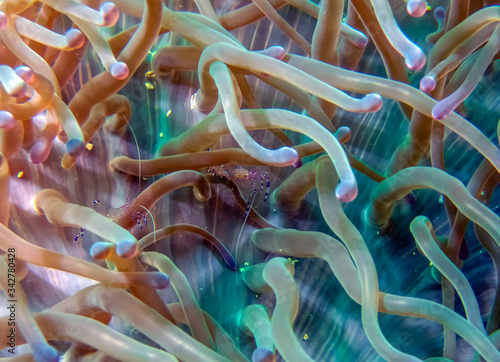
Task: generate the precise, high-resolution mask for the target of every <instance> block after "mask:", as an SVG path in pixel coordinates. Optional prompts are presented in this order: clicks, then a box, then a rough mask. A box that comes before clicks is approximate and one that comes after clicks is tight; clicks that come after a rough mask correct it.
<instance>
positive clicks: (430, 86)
mask: <svg viewBox="0 0 500 362" xmlns="http://www.w3.org/2000/svg"><path fill="white" fill-rule="evenodd" d="M434 88H436V79H435V78H434V77H433V76H431V75H426V76H425V77H423V78H422V80H421V81H420V90H421V91H422V92H425V93H428V92H431V91H433V90H434Z"/></svg>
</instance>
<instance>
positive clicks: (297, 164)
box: [292, 158, 302, 168]
mask: <svg viewBox="0 0 500 362" xmlns="http://www.w3.org/2000/svg"><path fill="white" fill-rule="evenodd" d="M292 166H293V167H294V168H301V167H302V159H301V158H299V159H298V160H297V162H295V163H294V164H293V165H292Z"/></svg>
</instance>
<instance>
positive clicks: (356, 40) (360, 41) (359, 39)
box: [351, 33, 368, 48]
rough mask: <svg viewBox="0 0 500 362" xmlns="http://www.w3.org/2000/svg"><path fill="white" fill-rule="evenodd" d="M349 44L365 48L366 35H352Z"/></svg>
mask: <svg viewBox="0 0 500 362" xmlns="http://www.w3.org/2000/svg"><path fill="white" fill-rule="evenodd" d="M351 44H352V45H354V46H355V47H357V48H365V47H366V46H367V45H368V37H367V36H366V35H365V34H362V33H361V34H359V35H356V36H353V37H352V39H351Z"/></svg>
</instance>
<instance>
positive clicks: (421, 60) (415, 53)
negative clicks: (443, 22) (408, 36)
mask: <svg viewBox="0 0 500 362" xmlns="http://www.w3.org/2000/svg"><path fill="white" fill-rule="evenodd" d="M404 58H405V63H406V66H407V67H408V69H410V70H420V69H422V67H423V66H424V65H425V53H424V52H423V51H422V49H420V48H419V47H417V46H416V45H414V46H412V49H411V50H410V51H408V52H407V53H406V54H404Z"/></svg>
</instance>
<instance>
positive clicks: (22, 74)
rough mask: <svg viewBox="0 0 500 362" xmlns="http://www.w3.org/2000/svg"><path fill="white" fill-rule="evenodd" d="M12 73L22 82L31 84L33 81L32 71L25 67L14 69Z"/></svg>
mask: <svg viewBox="0 0 500 362" xmlns="http://www.w3.org/2000/svg"><path fill="white" fill-rule="evenodd" d="M14 72H16V74H17V75H18V76H19V78H21V79H22V80H24V81H25V82H26V83H29V82H31V80H32V79H33V74H34V73H33V70H32V69H31V68H29V67H27V66H25V65H21V66H19V67H17V68H16V69H14Z"/></svg>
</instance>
